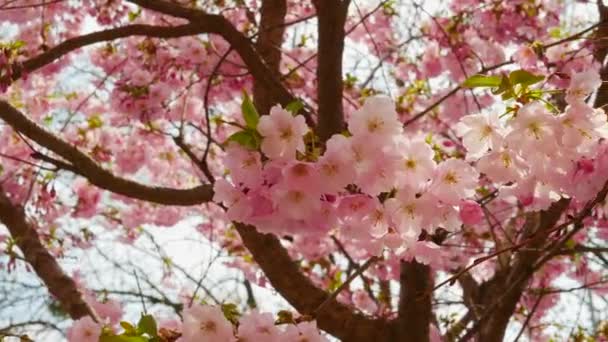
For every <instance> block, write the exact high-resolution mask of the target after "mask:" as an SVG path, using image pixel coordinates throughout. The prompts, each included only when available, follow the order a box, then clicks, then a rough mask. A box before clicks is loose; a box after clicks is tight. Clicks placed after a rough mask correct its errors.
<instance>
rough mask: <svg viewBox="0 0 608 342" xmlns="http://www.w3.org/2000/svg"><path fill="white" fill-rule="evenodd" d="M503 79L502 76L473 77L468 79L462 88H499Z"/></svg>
mask: <svg viewBox="0 0 608 342" xmlns="http://www.w3.org/2000/svg"><path fill="white" fill-rule="evenodd" d="M501 82H502V79H501V77H500V76H486V75H473V76H471V77H469V78H467V79H466V80H465V81H464V82H463V83H462V86H463V87H465V88H477V87H492V88H494V87H498V86H500V83H501Z"/></svg>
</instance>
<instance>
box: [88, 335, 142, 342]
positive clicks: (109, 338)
mask: <svg viewBox="0 0 608 342" xmlns="http://www.w3.org/2000/svg"><path fill="white" fill-rule="evenodd" d="M99 342H148V339H147V338H145V337H142V336H126V335H101V337H99Z"/></svg>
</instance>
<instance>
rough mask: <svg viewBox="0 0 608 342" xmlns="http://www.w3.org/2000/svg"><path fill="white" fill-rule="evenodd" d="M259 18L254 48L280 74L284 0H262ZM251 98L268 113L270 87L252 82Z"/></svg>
mask: <svg viewBox="0 0 608 342" xmlns="http://www.w3.org/2000/svg"><path fill="white" fill-rule="evenodd" d="M261 12H262V14H261V19H260V25H259V36H258V40H257V42H256V48H257V50H258V51H259V53H260V55H261V56H262V57H263V58H264V60H265V61H266V64H267V65H268V69H269V70H270V72H272V74H274V75H280V70H279V68H280V62H281V49H280V47H281V45H282V44H283V35H284V34H285V25H284V24H285V15H286V14H287V1H286V0H265V1H262V10H261ZM253 98H254V100H255V101H256V107H257V108H258V109H259V110H260V111H261V112H262V113H268V111H269V110H270V107H272V105H273V104H274V103H273V102H272V100H273V96H272V94H271V93H270V89H269V88H267V87H265V86H264V85H263V84H262V83H260V82H254V83H253Z"/></svg>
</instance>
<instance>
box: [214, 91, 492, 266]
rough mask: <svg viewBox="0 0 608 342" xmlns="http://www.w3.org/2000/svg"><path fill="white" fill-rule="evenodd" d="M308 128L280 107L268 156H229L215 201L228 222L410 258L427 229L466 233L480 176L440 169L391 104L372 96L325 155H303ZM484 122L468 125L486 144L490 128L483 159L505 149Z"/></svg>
mask: <svg viewBox="0 0 608 342" xmlns="http://www.w3.org/2000/svg"><path fill="white" fill-rule="evenodd" d="M303 120H304V119H303V117H301V116H296V117H292V116H291V114H289V113H288V112H287V111H285V110H283V109H281V108H280V107H274V108H273V109H272V111H271V113H270V115H267V116H263V117H262V118H261V120H260V124H259V126H258V129H259V130H260V133H261V135H262V136H263V137H264V141H263V142H262V148H261V152H262V153H263V154H264V156H262V155H261V154H260V153H259V152H257V151H252V150H248V149H246V148H244V147H241V146H239V145H236V144H232V145H230V146H229V147H228V149H227V150H226V152H227V155H226V159H225V165H226V166H227V167H228V170H229V172H230V179H229V180H218V181H217V182H216V183H215V198H214V200H215V201H216V202H221V203H222V204H223V205H224V206H226V207H227V208H228V217H229V218H230V219H231V220H233V221H237V222H242V223H246V224H252V225H255V226H256V227H258V229H260V230H263V231H266V232H273V233H276V234H292V235H293V234H297V235H304V236H310V235H313V236H326V234H327V233H328V232H330V231H337V232H338V233H339V235H340V236H342V237H343V238H344V239H345V240H348V241H353V243H355V244H357V245H358V246H359V247H361V248H362V249H363V250H365V251H367V252H369V253H371V254H375V255H379V254H380V253H382V250H383V249H384V248H388V249H389V250H393V251H396V252H398V253H403V252H405V251H406V250H407V249H408V248H410V247H411V246H413V244H414V243H415V242H416V241H417V240H418V237H419V235H420V234H421V233H422V230H423V229H424V230H427V231H428V232H433V231H434V230H435V229H436V228H437V227H442V228H444V229H448V230H456V229H458V228H459V227H460V225H461V220H460V216H459V214H458V212H459V204H460V202H461V201H462V200H467V199H471V198H473V197H474V195H475V189H476V188H477V187H478V183H477V180H478V177H479V174H478V171H476V170H475V169H474V168H473V167H472V166H471V165H470V164H468V163H467V162H465V161H462V160H459V159H454V158H448V159H445V160H441V161H439V162H437V161H436V160H435V159H434V158H435V152H434V151H433V150H432V148H431V146H429V144H428V143H427V142H425V141H424V139H423V138H422V137H421V136H415V137H414V138H412V139H408V138H406V137H405V136H404V135H403V128H402V124H401V122H400V121H399V119H398V115H397V112H396V110H395V103H394V102H393V101H392V100H391V99H389V98H388V97H385V96H372V97H369V98H368V99H367V100H366V101H365V103H364V104H363V106H362V107H361V108H360V109H358V110H357V111H355V112H353V113H352V114H351V115H350V117H349V119H348V128H349V133H350V136H345V135H334V136H333V137H331V138H330V139H329V140H328V141H327V143H326V144H325V150H324V152H323V153H322V154H321V155H320V156H315V155H314V154H312V153H311V152H310V151H309V152H307V151H306V150H305V149H304V147H303V142H302V135H303V134H304V133H305V132H306V131H307V128H306V127H305V126H302V125H303V122H304V121H303ZM477 121H479V122H480V123H479V124H477V123H476V122H475V120H469V121H468V122H469V123H474V124H475V125H477V126H475V128H474V130H477V131H479V130H480V129H481V131H482V133H479V134H482V135H483V136H484V138H485V137H486V135H484V134H485V133H483V132H485V127H486V126H491V127H492V132H490V133H488V134H487V136H488V139H487V140H488V141H489V142H488V143H487V144H486V148H485V150H483V149H480V150H479V152H478V153H480V154H481V153H485V152H486V151H487V150H488V149H489V148H490V147H495V146H500V143H501V142H502V138H501V136H500V130H499V127H498V123H497V119H493V120H492V121H484V119H483V118H482V117H479V119H477ZM464 125H466V123H464ZM464 129H467V127H465V128H464ZM281 132H284V133H285V134H283V133H281ZM287 133H289V134H287ZM470 134H472V135H475V134H477V133H470ZM479 134H477V135H475V136H479ZM282 137H284V138H282ZM287 138H289V139H287ZM471 140H474V138H471ZM295 151H299V152H300V153H301V154H300V155H299V156H298V158H296V157H297V156H296V154H295ZM391 194H392V195H391ZM387 195H388V198H386V199H384V200H380V198H381V197H382V196H387Z"/></svg>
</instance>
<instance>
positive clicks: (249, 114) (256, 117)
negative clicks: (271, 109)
mask: <svg viewBox="0 0 608 342" xmlns="http://www.w3.org/2000/svg"><path fill="white" fill-rule="evenodd" d="M241 111H242V112H243V119H245V123H246V124H247V127H249V128H251V129H256V128H257V127H258V122H259V121H260V114H258V111H257V109H255V106H254V105H253V102H252V101H251V98H250V97H249V94H247V92H246V91H244V90H243V103H242V104H241Z"/></svg>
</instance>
